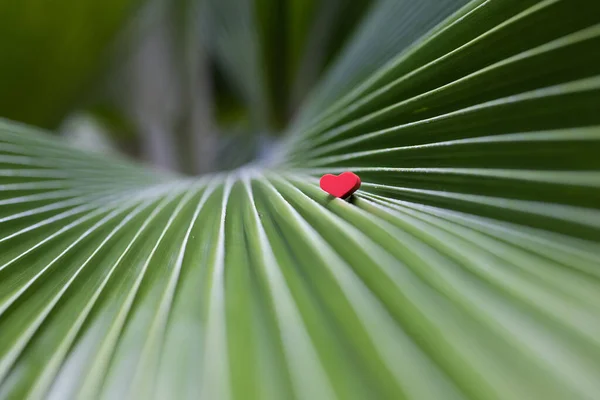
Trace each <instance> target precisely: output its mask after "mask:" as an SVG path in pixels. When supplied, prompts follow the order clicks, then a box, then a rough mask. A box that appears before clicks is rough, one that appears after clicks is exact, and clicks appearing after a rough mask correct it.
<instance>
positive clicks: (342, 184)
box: [319, 171, 360, 199]
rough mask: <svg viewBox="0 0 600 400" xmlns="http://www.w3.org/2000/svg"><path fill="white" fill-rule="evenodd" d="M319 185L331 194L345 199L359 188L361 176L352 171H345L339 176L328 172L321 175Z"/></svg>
mask: <svg viewBox="0 0 600 400" xmlns="http://www.w3.org/2000/svg"><path fill="white" fill-rule="evenodd" d="M319 185H320V186H321V189H323V190H324V191H326V192H327V193H329V194H330V195H332V196H335V197H339V198H340V199H344V198H346V197H348V196H350V195H351V194H352V193H354V192H356V191H357V190H358V188H359V187H360V178H359V177H358V175H356V174H355V173H353V172H350V171H348V172H343V173H341V174H340V175H338V176H336V175H332V174H326V175H323V176H322V177H321V180H320V181H319Z"/></svg>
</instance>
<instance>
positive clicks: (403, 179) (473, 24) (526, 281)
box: [0, 0, 600, 400]
mask: <svg viewBox="0 0 600 400" xmlns="http://www.w3.org/2000/svg"><path fill="white" fill-rule="evenodd" d="M406 4H408V3H406ZM411 4H413V6H412V7H413V8H414V7H416V8H418V7H419V6H418V5H417V3H411ZM406 7H409V6H408V5H406ZM412 11H413V12H416V9H415V10H412ZM598 11H599V10H598V5H597V2H595V1H592V0H545V1H534V0H529V1H514V0H488V1H475V2H473V3H471V4H469V5H467V6H465V7H464V8H463V9H461V10H459V11H457V12H456V13H455V14H453V15H451V16H450V17H449V19H447V20H445V21H444V22H439V21H438V22H439V23H438V24H437V25H435V27H433V28H432V30H430V31H429V32H428V33H427V32H421V35H422V36H421V39H419V40H416V41H412V40H411V41H410V43H407V45H409V44H411V43H412V45H411V46H410V47H409V48H402V49H396V50H393V51H392V50H389V52H388V54H387V55H388V56H389V60H390V61H389V62H388V63H387V64H385V65H379V67H380V68H379V69H378V70H377V71H370V72H372V74H370V75H369V76H367V77H362V78H361V79H360V83H359V84H358V85H356V86H354V87H353V88H352V89H351V90H347V89H348V87H347V86H346V85H345V83H342V84H341V85H337V84H334V83H326V85H332V86H331V88H332V90H333V92H332V93H335V96H333V97H334V98H332V99H331V100H324V99H323V98H321V99H319V97H318V96H317V97H313V98H312V100H311V101H313V103H311V102H309V103H307V105H306V108H305V110H309V111H307V114H304V117H301V118H299V119H298V120H297V121H296V122H297V123H296V124H295V125H294V126H292V127H290V129H289V132H288V133H289V137H288V139H287V141H286V142H285V143H284V144H283V145H282V148H281V149H282V155H283V156H285V157H283V156H282V157H280V159H281V161H280V162H278V163H271V164H267V165H263V164H260V163H255V164H252V165H248V166H246V167H243V168H240V169H237V170H234V171H231V172H227V173H221V174H213V175H207V176H204V177H200V178H187V177H181V176H177V175H168V174H162V173H157V172H155V171H152V170H149V169H144V168H142V167H140V166H137V165H134V164H131V163H129V162H127V161H124V160H117V159H107V158H103V157H102V156H99V155H92V154H87V153H83V152H81V151H78V150H75V149H73V148H70V147H67V146H66V145H65V144H64V143H61V142H59V141H56V140H51V139H49V138H48V137H47V136H46V134H44V133H39V132H37V131H34V130H32V129H30V128H27V127H24V126H21V125H17V124H14V123H11V122H0V398H6V399H9V398H10V399H12V398H15V399H20V398H50V399H68V398H82V399H91V398H106V399H114V398H143V399H148V398H156V399H166V398H174V399H180V398H182V399H183V398H203V399H288V398H299V399H334V398H339V399H416V400H422V399H455V398H456V399H467V398H470V399H593V398H597V397H598V393H600V380H599V379H598V376H600V290H599V289H600V269H599V267H600V207H599V204H600V159H599V158H598V154H599V151H600V117H599V116H600V113H599V111H600V109H599V105H600V63H599V62H598V61H600V60H599V59H598V56H599V53H598V51H597V49H598V45H599V44H600V42H599V37H600V30H599V29H600V28H599V27H600V12H598ZM431 17H432V18H433V16H431ZM431 21H433V19H432V20H431ZM432 26H433V25H432ZM360 32H362V33H360ZM398 32H404V31H403V30H402V29H400V30H399V31H398ZM363 34H364V35H367V34H368V35H371V34H372V33H371V32H370V31H359V36H358V37H357V39H356V38H355V39H356V40H359V41H360V40H366V39H364V38H363V39H361V35H363ZM368 35H367V37H369V36H368ZM396 39H398V38H396ZM415 39H416V38H415ZM398 40H400V39H398ZM362 54H363V56H364V57H362V58H360V57H359V59H363V60H366V61H368V60H369V56H368V53H362ZM348 60H351V61H348ZM366 61H365V62H366ZM338 62H339V64H336V66H334V70H336V69H337V70H339V71H341V70H344V69H345V68H349V67H350V66H349V65H345V64H344V63H347V62H349V63H354V62H357V61H356V59H354V58H345V57H341V58H340V60H339V61H338ZM361 68H362V67H361ZM364 68H367V67H366V66H364ZM359 69H360V68H359ZM325 82H333V81H327V80H326V81H325ZM324 87H326V86H324ZM334 89H335V90H334ZM324 105H326V107H325V106H324ZM310 110H314V111H315V112H316V113H315V114H314V115H310V113H311V112H312V111H310ZM346 170H352V171H354V172H355V173H357V174H358V175H359V176H360V177H361V178H362V186H361V188H360V190H359V191H358V192H357V193H356V194H355V195H354V196H353V197H352V198H350V199H349V200H348V201H344V200H340V199H334V198H332V197H331V196H329V195H327V194H326V193H325V192H323V191H322V190H321V189H320V188H319V185H318V177H319V176H320V175H321V174H323V173H338V172H342V171H346Z"/></svg>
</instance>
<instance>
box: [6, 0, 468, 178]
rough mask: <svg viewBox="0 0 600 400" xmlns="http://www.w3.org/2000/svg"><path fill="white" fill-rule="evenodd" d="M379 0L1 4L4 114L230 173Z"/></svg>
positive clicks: (269, 138)
mask: <svg viewBox="0 0 600 400" xmlns="http://www.w3.org/2000/svg"><path fill="white" fill-rule="evenodd" d="M375 3H380V4H378V6H379V8H381V3H385V1H375V0H352V1H348V0H85V1H82V0H55V1H47V0H0V54H1V55H2V56H1V58H0V117H3V118H7V119H11V120H14V121H20V122H23V123H26V124H30V125H35V126H38V127H41V128H45V129H49V130H52V131H53V132H56V134H59V135H62V136H64V137H65V138H67V140H69V141H71V142H73V143H75V144H76V145H78V146H81V147H83V148H86V149H89V150H93V151H97V152H109V153H114V152H120V153H125V154H127V155H128V156H130V157H133V158H135V159H138V160H141V161H143V162H145V163H149V164H151V165H154V166H155V167H158V168H161V169H168V170H172V171H179V172H182V173H186V174H200V173H205V172H210V171H216V170H223V169H229V168H234V167H237V166H239V165H241V164H244V163H246V162H248V161H249V160H251V159H254V158H256V157H257V156H260V155H262V154H264V153H265V152H268V151H269V149H270V148H271V146H272V143H273V141H274V140H276V138H277V137H278V136H280V135H281V133H282V132H283V131H284V128H285V127H286V126H288V125H289V123H290V121H292V120H293V119H294V118H295V117H296V116H297V114H298V111H299V109H300V105H301V104H302V102H303V100H305V99H306V97H307V96H308V95H309V94H310V93H311V89H312V88H314V87H315V84H316V82H318V81H319V80H320V79H321V78H322V76H323V75H324V74H325V71H327V69H328V66H330V65H331V64H332V62H333V61H334V60H335V59H336V57H338V56H339V54H340V53H341V52H342V51H343V50H344V48H345V44H346V43H347V42H348V40H349V38H351V37H352V35H353V33H354V32H355V31H356V29H357V26H360V24H361V21H363V20H365V19H366V18H367V17H368V15H369V14H370V13H372V10H373V9H374V8H375ZM387 3H389V4H390V5H391V6H393V4H394V3H396V2H395V1H389V0H388V1H387ZM446 3H448V1H446ZM454 3H456V4H459V3H464V2H459V1H454ZM424 28H429V27H428V26H427V27H424ZM373 45H375V46H376V45H377V44H373ZM350 83H351V82H350Z"/></svg>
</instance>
